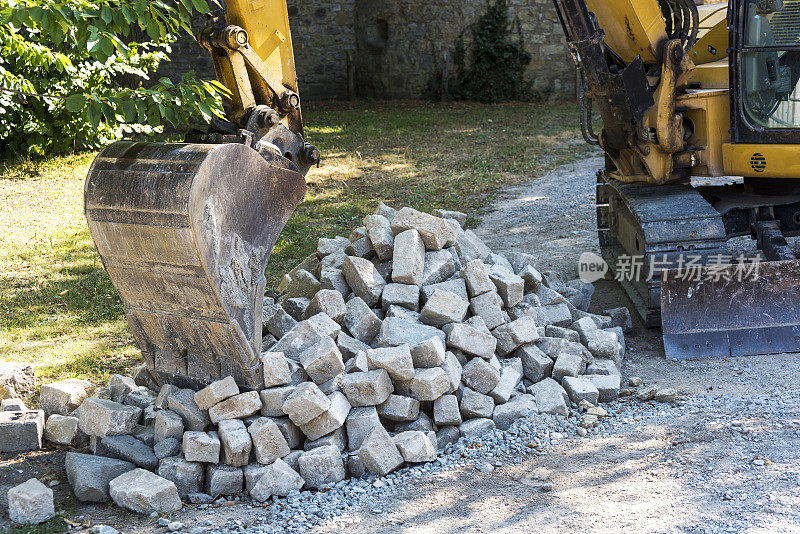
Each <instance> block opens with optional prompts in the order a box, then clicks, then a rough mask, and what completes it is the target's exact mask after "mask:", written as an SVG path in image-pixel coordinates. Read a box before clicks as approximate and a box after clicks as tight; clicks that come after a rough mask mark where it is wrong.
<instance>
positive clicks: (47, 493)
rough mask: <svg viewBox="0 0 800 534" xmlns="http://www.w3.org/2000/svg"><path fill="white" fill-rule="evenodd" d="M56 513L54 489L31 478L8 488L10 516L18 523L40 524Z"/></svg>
mask: <svg viewBox="0 0 800 534" xmlns="http://www.w3.org/2000/svg"><path fill="white" fill-rule="evenodd" d="M55 515H56V512H55V506H54V504H53V490H51V489H50V488H48V487H47V486H45V485H44V484H42V483H41V482H39V481H38V480H37V479H35V478H30V479H28V480H27V481H26V482H23V483H22V484H20V485H18V486H14V487H13V488H11V489H10V490H8V517H9V519H11V522H12V523H15V524H18V525H38V524H39V523H44V522H45V521H47V520H48V519H51V518H52V517H54V516H55Z"/></svg>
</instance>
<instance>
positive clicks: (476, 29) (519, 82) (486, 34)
mask: <svg viewBox="0 0 800 534" xmlns="http://www.w3.org/2000/svg"><path fill="white" fill-rule="evenodd" d="M470 29H471V30H472V46H471V47H470V54H469V55H470V56H471V57H470V58H469V59H470V60H471V61H470V65H469V66H467V60H468V57H467V56H468V54H467V49H466V47H465V45H464V39H463V37H461V38H459V39H458V41H456V46H455V50H454V52H453V64H454V65H455V72H454V73H453V76H452V77H451V79H450V80H449V84H448V87H449V91H450V95H449V96H450V97H451V98H453V99H455V100H474V101H478V102H483V103H486V104H494V103H497V102H504V101H507V100H529V99H530V98H531V97H532V96H533V94H532V91H531V82H530V81H528V80H526V78H525V70H526V68H527V67H528V64H529V63H530V62H531V55H530V54H529V53H528V52H526V51H525V46H524V43H523V39H522V31H521V29H520V26H519V20H518V19H515V20H513V21H512V20H511V19H510V17H509V11H508V4H507V3H506V0H495V2H494V3H493V4H492V3H491V2H487V7H486V12H485V13H484V14H483V15H481V17H480V18H479V19H478V20H477V22H476V23H475V24H474V25H473V26H472V27H471V28H470Z"/></svg>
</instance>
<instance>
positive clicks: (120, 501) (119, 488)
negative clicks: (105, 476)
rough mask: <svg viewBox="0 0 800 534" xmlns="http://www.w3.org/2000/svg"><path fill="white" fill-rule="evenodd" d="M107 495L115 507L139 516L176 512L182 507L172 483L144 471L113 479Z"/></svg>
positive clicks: (139, 470)
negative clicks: (136, 513) (151, 513)
mask: <svg viewBox="0 0 800 534" xmlns="http://www.w3.org/2000/svg"><path fill="white" fill-rule="evenodd" d="M109 493H110V495H111V498H112V499H113V500H114V503H116V505H117V506H119V507H122V508H126V509H128V510H132V511H134V512H138V513H140V514H149V513H150V512H158V513H169V512H176V511H178V510H180V509H181V507H182V506H183V503H182V502H181V498H180V496H179V495H178V489H177V488H176V487H175V483H174V482H172V481H170V480H167V479H165V478H163V477H160V476H158V475H156V474H153V473H151V472H150V471H147V470H145V469H134V470H132V471H128V472H127V473H124V474H122V475H120V476H118V477H116V478H114V479H113V480H111V482H110V483H109Z"/></svg>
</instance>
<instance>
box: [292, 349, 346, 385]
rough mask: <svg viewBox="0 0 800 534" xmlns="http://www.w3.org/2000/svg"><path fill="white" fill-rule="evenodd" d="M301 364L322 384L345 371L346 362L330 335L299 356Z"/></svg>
mask: <svg viewBox="0 0 800 534" xmlns="http://www.w3.org/2000/svg"><path fill="white" fill-rule="evenodd" d="M298 359H299V361H300V364H301V365H302V366H303V368H304V369H305V371H306V373H307V374H308V376H309V377H310V378H311V379H312V380H313V381H314V382H315V383H317V384H322V383H323V382H327V381H328V380H330V379H332V378H334V377H336V376H337V375H339V374H341V373H343V372H344V362H343V361H342V353H341V352H339V347H337V346H336V343H335V342H334V341H333V339H331V338H330V337H324V338H322V339H321V340H320V341H319V342H317V343H316V344H314V345H312V346H311V347H309V348H308V349H306V350H305V351H304V352H303V353H302V354H300V356H299V358H298Z"/></svg>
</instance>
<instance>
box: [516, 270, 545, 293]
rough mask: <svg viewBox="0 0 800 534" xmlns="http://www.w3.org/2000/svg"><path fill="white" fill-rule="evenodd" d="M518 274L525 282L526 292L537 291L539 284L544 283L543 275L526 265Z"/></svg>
mask: <svg viewBox="0 0 800 534" xmlns="http://www.w3.org/2000/svg"><path fill="white" fill-rule="evenodd" d="M517 274H519V276H520V277H521V278H522V279H523V280H524V281H525V292H526V293H528V292H531V291H536V289H537V288H538V287H539V284H541V283H542V273H540V272H539V271H537V270H536V268H534V267H533V266H531V265H526V266H525V267H524V268H523V269H522V270H521V271H519V272H518V273H517Z"/></svg>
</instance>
